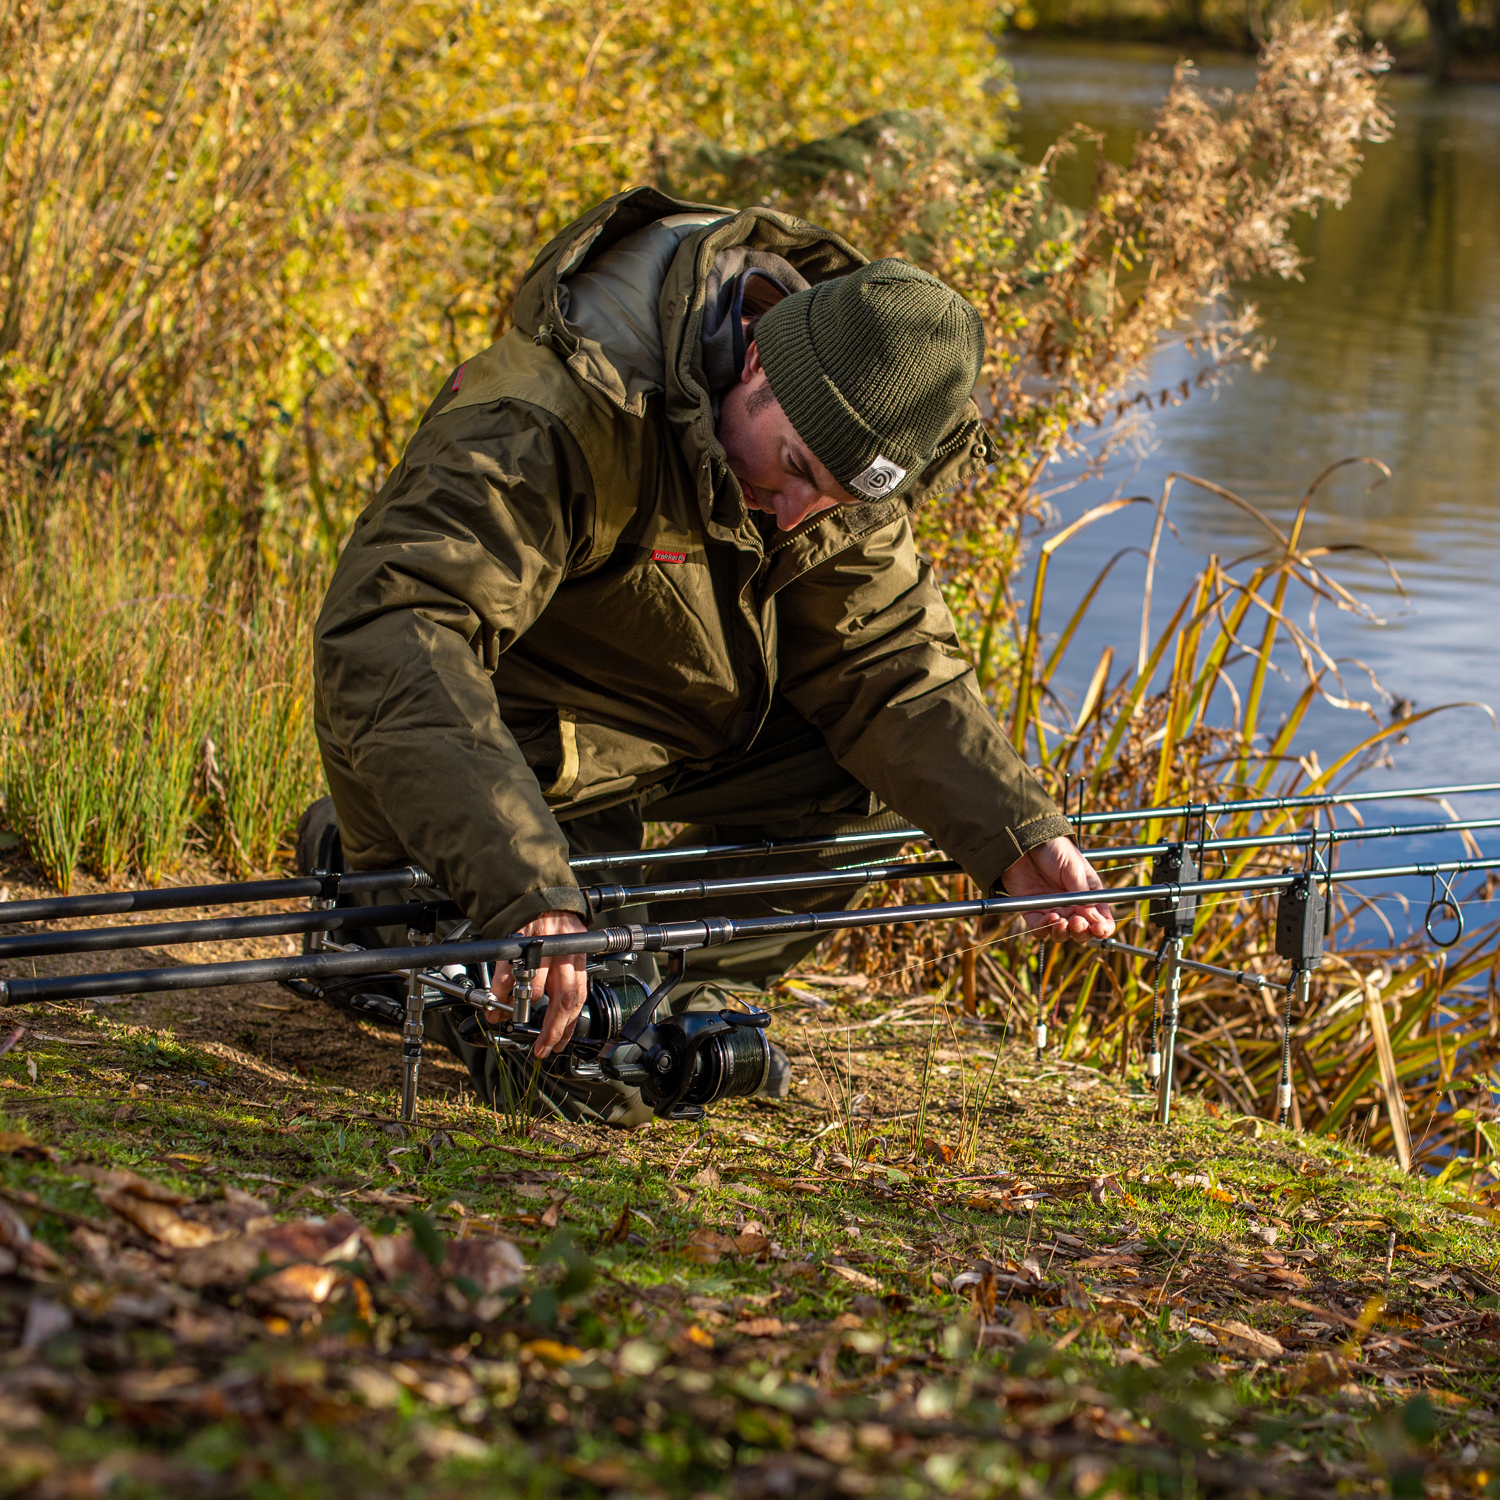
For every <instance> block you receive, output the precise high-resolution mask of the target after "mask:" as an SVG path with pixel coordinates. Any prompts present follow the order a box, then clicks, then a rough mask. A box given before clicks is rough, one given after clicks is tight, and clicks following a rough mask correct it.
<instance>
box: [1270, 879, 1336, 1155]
mask: <svg viewBox="0 0 1500 1500" xmlns="http://www.w3.org/2000/svg"><path fill="white" fill-rule="evenodd" d="M1329 915H1330V908H1329V904H1328V900H1327V898H1326V896H1325V895H1324V893H1323V892H1322V890H1320V889H1319V887H1318V878H1317V875H1316V874H1315V873H1314V872H1313V871H1311V870H1305V871H1303V873H1302V874H1300V875H1298V876H1297V877H1296V878H1295V879H1294V880H1293V881H1292V883H1291V885H1289V886H1288V887H1287V888H1286V889H1285V890H1284V891H1282V892H1281V894H1280V895H1279V896H1278V897H1277V898H1276V954H1277V957H1279V958H1284V959H1286V960H1288V961H1289V962H1290V964H1291V966H1292V974H1291V979H1290V981H1289V982H1288V984H1287V987H1286V1014H1285V1016H1284V1017H1283V1019H1282V1023H1281V1084H1280V1087H1279V1088H1278V1089H1277V1090H1276V1107H1277V1117H1276V1118H1277V1123H1278V1124H1281V1125H1285V1124H1286V1122H1287V1120H1288V1118H1289V1117H1290V1116H1291V1112H1292V1006H1293V1004H1294V1003H1295V1004H1297V1005H1298V1007H1299V1008H1300V1010H1301V1011H1302V1013H1303V1014H1304V1015H1305V1014H1306V1013H1307V997H1308V992H1309V991H1310V989H1311V988H1312V971H1313V970H1314V969H1317V968H1321V967H1322V964H1323V943H1324V941H1325V939H1326V938H1327V936H1328V920H1329Z"/></svg>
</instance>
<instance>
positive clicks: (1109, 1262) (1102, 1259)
mask: <svg viewBox="0 0 1500 1500" xmlns="http://www.w3.org/2000/svg"><path fill="white" fill-rule="evenodd" d="M1140 1263H1141V1258H1140V1256H1139V1255H1136V1254H1135V1253H1134V1252H1132V1251H1128V1250H1127V1251H1123V1252H1119V1251H1116V1252H1110V1253H1106V1254H1104V1255H1088V1256H1085V1257H1084V1258H1083V1259H1082V1260H1075V1261H1074V1262H1073V1264H1074V1266H1075V1267H1077V1269H1078V1270H1080V1271H1114V1270H1118V1269H1119V1267H1121V1266H1138V1265H1140Z"/></svg>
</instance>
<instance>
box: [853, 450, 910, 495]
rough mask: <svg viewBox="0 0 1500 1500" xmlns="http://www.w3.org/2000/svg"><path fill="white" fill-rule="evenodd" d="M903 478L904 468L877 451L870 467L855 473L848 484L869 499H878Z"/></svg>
mask: <svg viewBox="0 0 1500 1500" xmlns="http://www.w3.org/2000/svg"><path fill="white" fill-rule="evenodd" d="M905 478H906V470H905V469H903V468H902V467H901V465H900V464H893V463H892V462H891V461H890V459H888V458H886V457H885V456H884V455H883V454H879V453H877V454H876V455H875V458H874V461H873V462H872V463H871V464H870V467H869V468H868V469H864V470H862V471H861V472H860V473H858V474H856V475H855V476H854V478H853V479H851V480H850V481H849V486H850V488H851V489H855V490H858V491H859V493H860V494H861V495H867V496H869V498H870V499H871V500H878V499H879V498H880V497H881V496H882V495H888V494H890V492H891V491H892V490H893V489H895V488H896V486H897V485H898V484H900V483H901V481H902V480H903V479H905Z"/></svg>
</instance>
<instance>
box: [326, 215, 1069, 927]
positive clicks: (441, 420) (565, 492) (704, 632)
mask: <svg viewBox="0 0 1500 1500" xmlns="http://www.w3.org/2000/svg"><path fill="white" fill-rule="evenodd" d="M627 236H630V240H629V243H628V245H626V246H624V247H621V249H620V251H618V252H617V253H615V254H614V255H613V256H609V257H608V258H605V257H607V256H608V253H609V252H610V251H611V249H612V247H615V246H617V245H619V243H620V241H622V240H624V239H625V238H626V237H627ZM736 245H745V246H750V247H752V248H756V249H763V250H768V251H772V252H774V253H776V254H779V255H780V256H782V257H783V258H785V259H786V260H787V261H789V262H790V263H791V264H792V265H793V266H794V267H795V268H796V269H797V270H798V271H799V272H800V273H801V274H802V275H803V276H804V277H805V278H806V279H807V280H808V281H809V282H818V281H821V280H825V279H827V278H829V277H833V276H837V275H839V274H841V273H843V272H845V271H847V270H849V269H851V268H852V267H854V266H856V265H859V264H861V263H862V261H863V259H864V258H863V257H862V256H861V255H860V254H859V253H858V252H857V251H855V250H854V249H852V248H851V247H850V246H849V245H847V244H846V243H844V241H843V240H841V239H839V238H838V237H837V236H836V235H834V234H831V233H829V232H828V231H826V230H822V229H818V228H816V227H814V226H813V225H810V224H807V223H804V222H803V221H801V220H799V219H795V218H792V217H790V216H788V215H786V214H781V213H776V212H772V211H770V210H767V209H759V208H754V209H747V210H745V211H743V212H740V213H733V214H730V213H726V211H724V210H722V209H715V208H705V207H702V206H699V205H693V204H685V203H681V202H678V201H676V200H674V199H671V198H668V197H666V196H664V195H663V194H661V193H658V192H656V191H655V190H653V189H649V188H645V189H637V190H635V191H633V192H629V193H625V194H622V195H621V196H619V197H617V198H614V199H611V200H610V201H609V202H607V203H603V204H601V205H600V206H599V207H598V208H596V209H595V210H594V211H593V212H592V213H590V214H588V215H586V216H585V217H584V218H582V219H580V220H578V221H577V222H576V223H574V224H572V225H570V226H569V227H568V228H567V229H565V230H564V231H563V232H562V233H561V234H560V235H558V236H557V238H556V239H554V240H553V241H552V243H551V244H549V245H548V246H547V247H546V249H544V250H543V251H542V253H541V254H540V256H539V257H538V258H537V260H536V263H535V264H534V265H533V266H532V267H531V269H530V271H529V272H528V273H527V276H526V279H525V280H524V281H523V283H522V284H521V288H520V291H519V293H518V295H517V298H516V306H515V326H514V327H513V329H512V330H511V331H510V332H509V333H507V334H506V335H505V336H504V337H503V338H501V339H500V340H499V341H498V342H497V343H495V344H493V345H492V346H491V347H490V348H488V349H486V350H485V351H484V352H483V353H482V354H479V355H476V356H475V357H474V358H473V359H470V360H469V361H467V362H466V363H465V364H463V365H461V366H460V367H459V368H458V369H457V370H455V371H454V372H453V373H452V374H451V375H449V376H448V377H447V378H446V380H445V381H444V384H443V389H442V392H441V393H440V394H439V396H438V398H437V399H436V400H435V401H434V402H433V403H432V405H431V407H430V408H429V409H428V411H427V413H426V415H425V416H424V417H423V419H422V422H421V425H420V426H419V427H418V429H417V431H416V433H415V435H414V436H413V437H412V439H411V442H410V444H409V445H408V447H407V449H406V452H405V455H404V456H403V458H402V459H401V462H400V463H399V464H398V465H397V467H396V469H395V471H394V472H393V473H392V474H391V476H390V478H389V480H388V481H387V482H386V484H385V486H384V488H383V489H382V490H381V492H380V494H379V495H378V496H377V497H376V498H375V500H374V501H373V502H372V503H371V504H370V506H369V508H368V509H367V510H366V511H365V512H364V513H363V515H361V516H360V518H359V520H358V522H357V523H356V525H355V528H354V533H353V535H352V537H351V538H350V541H349V544H348V546H347V547H346V548H345V550H344V553H343V555H342V557H341V558H340V560H339V564H338V569H337V572H336V573H335V576H334V579H333V583H332V586H331V587H330V589H329V591H328V597H327V600H326V601H325V603H324V606H323V610H322V613H321V615H320V616H319V619H318V623H317V635H316V643H315V667H316V680H317V704H316V720H317V728H318V734H319V738H320V740H321V742H322V747H323V752H324V757H325V760H326V761H327V762H328V764H329V767H330V778H331V779H333V778H332V770H333V767H334V764H335V763H337V765H338V767H339V770H340V775H339V779H338V781H337V782H336V784H335V786H334V790H335V800H336V801H340V802H341V803H347V802H348V801H349V799H350V797H351V796H356V795H357V796H358V797H359V798H360V799H361V800H362V801H364V802H365V804H366V805H365V808H364V811H363V814H362V815H364V816H366V821H368V819H369V818H376V819H377V820H378V822H379V823H381V824H382V825H383V826H385V827H386V828H388V829H389V830H390V832H391V833H392V834H393V835H394V840H395V841H397V842H398V843H399V846H400V848H401V849H403V850H404V851H405V852H406V855H407V856H408V857H409V858H412V859H415V860H417V861H418V862H420V863H421V864H422V865H423V866H424V867H426V868H427V869H429V870H431V871H432V872H433V873H434V874H435V875H436V877H437V879H438V881H439V883H440V884H441V885H442V886H443V887H445V888H446V889H447V891H448V892H449V893H450V894H451V895H452V897H453V898H454V900H456V901H458V902H459V903H460V905H461V906H462V907H463V908H464V910H465V912H466V913H467V914H468V915H469V916H470V917H471V918H472V919H473V921H474V923H475V925H476V927H478V928H479V929H480V931H481V932H482V933H483V934H484V935H485V936H490V937H493V936H497V935H503V934H505V933H507V932H511V931H514V930H515V929H516V928H517V927H519V926H521V925H522V924H523V923H525V922H528V921H530V920H531V918H533V917H535V916H537V915H538V914H539V913H540V912H542V911H544V910H548V909H555V910H563V911H575V912H578V913H580V914H582V913H584V912H585V911H586V907H585V903H584V901H583V899H582V897H581V895H580V893H579V892H578V889H577V886H576V884H575V882H574V880H573V877H572V875H571V873H570V871H569V867H568V846H567V842H566V840H565V838H564V837H563V834H562V831H561V829H560V827H559V822H560V821H561V820H566V819H568V818H569V817H575V816H578V815H580V814H582V813H586V812H589V811H592V810H594V809H600V808H604V807H608V806H610V805H611V804H614V803H618V802H621V801H624V800H628V799H631V798H634V797H637V796H639V795H640V794H641V793H643V792H645V791H647V790H648V789H649V788H651V787H653V786H655V785H659V784H660V783H662V782H664V781H667V780H669V779H670V778H671V777H672V776H674V775H677V774H679V773H681V772H683V771H692V770H696V769H703V768H706V767H708V766H711V765H718V764H723V763H725V762H726V761H731V760H733V759H734V757H735V756H736V755H737V754H739V753H740V752H741V751H742V750H743V749H744V748H745V747H746V746H747V745H748V744H749V743H750V741H751V740H752V739H753V738H754V736H755V734H756V731H757V729H758V728H759V726H760V725H761V723H762V721H763V719H764V718H765V715H766V713H767V710H768V708H769V707H770V704H771V697H772V692H773V690H776V689H779V690H780V691H781V692H782V693H783V694H784V695H785V697H786V699H787V700H788V701H790V703H791V704H792V705H793V706H794V707H795V708H796V710H797V711H798V712H799V713H800V714H802V715H803V717H804V718H806V719H808V720H809V721H810V722H811V723H812V724H814V725H815V726H816V727H817V728H818V729H819V730H820V731H821V733H822V734H823V736H824V738H825V740H826V741H827V743H828V746H829V749H830V751H831V752H832V754H833V756H834V758H835V759H836V760H837V761H838V763H839V764H840V765H841V766H843V767H844V769H845V770H847V771H848V772H850V773H851V775H853V776H854V777H855V778H856V779H857V780H858V781H860V782H861V783H863V784H864V785H865V786H866V787H868V788H869V789H870V790H871V791H872V792H874V793H875V794H876V795H877V796H878V797H879V798H880V799H881V801H883V802H884V803H886V804H887V805H888V806H890V807H892V808H894V809H895V810H896V811H897V812H898V813H900V814H901V815H902V816H903V817H905V818H909V819H910V820H911V821H912V822H913V823H916V824H918V825H920V826H921V827H922V828H924V829H925V830H927V831H928V832H929V833H930V834H932V835H933V837H934V838H935V839H936V840H937V842H938V843H939V844H940V845H941V846H942V847H943V848H944V849H945V850H947V851H948V853H949V855H950V857H952V858H954V859H956V860H959V861H961V862H962V864H963V866H964V868H965V869H966V870H967V871H968V872H969V873H970V874H971V875H972V877H973V878H974V880H975V881H976V882H978V884H979V885H980V887H981V888H982V889H984V890H991V889H993V888H994V886H995V884H996V882H997V881H998V880H999V877H1000V875H1001V873H1002V872H1003V871H1004V870H1005V869H1006V868H1007V867H1008V866H1009V865H1011V864H1012V863H1013V862H1014V861H1015V860H1016V859H1018V858H1019V857H1020V856H1021V855H1022V854H1023V853H1024V852H1025V851H1027V850H1028V849H1030V848H1032V847H1034V846H1035V845H1037V844H1039V843H1041V842H1043V841H1045V840H1046V839H1049V838H1053V837H1056V836H1058V835H1060V834H1066V833H1067V832H1068V831H1069V828H1068V824H1067V822H1066V820H1064V819H1063V818H1062V817H1061V816H1060V815H1059V813H1058V810H1057V808H1056V807H1055V806H1054V804H1053V803H1052V802H1051V800H1050V799H1049V798H1048V797H1047V796H1046V794H1045V793H1044V792H1043V791H1042V789H1041V787H1040V785H1039V784H1038V783H1037V781H1036V779H1035V778H1034V777H1033V776H1032V774H1031V773H1030V771H1029V770H1028V769H1027V768H1026V766H1025V765H1024V764H1023V763H1022V761H1021V760H1020V758H1019V757H1018V756H1017V755H1016V753H1015V751H1014V750H1013V749H1012V747H1011V745H1010V743H1009V741H1008V740H1007V739H1006V737H1005V736H1004V734H1003V733H1002V732H1001V730H1000V728H999V726H998V725H997V724H996V722H995V720H994V718H993V717H992V716H991V714H990V712H989V711H988V709H987V708H986V706H985V704H984V701H983V699H982V698H981V696H980V693H979V690H978V687H977V685H976V683H975V678H974V672H973V669H972V668H971V666H970V665H969V663H968V661H967V660H966V659H965V657H964V654H963V652H962V650H961V649H960V647H959V644H958V641H957V638H956V636H955V632H954V626H953V620H952V616H951V615H950V613H949V611H948V609H947V606H946V605H945V604H944V602H943V599H942V595H941V593H940V592H939V589H938V586H937V583H936V581H935V580H934V578H933V575H932V571H931V569H930V567H929V566H928V565H927V564H926V563H925V562H924V561H922V560H921V559H920V558H919V557H918V556H917V554H916V551H915V549H914V546H913V541H912V528H911V516H910V512H911V507H912V506H913V505H915V504H919V503H921V502H922V501H923V500H925V499H927V498H928V497H930V496H931V495H934V494H937V493H939V492H940V491H942V490H944V489H947V488H950V487H952V486H953V485H955V484H957V483H959V482H960V481H962V480H963V479H964V478H966V477H968V476H969V475H970V474H972V473H974V472H975V471H976V470H977V468H978V467H979V465H980V464H981V463H982V461H983V457H984V452H983V446H982V439H980V440H979V443H978V444H977V445H976V447H975V448H973V449H970V450H968V451H960V452H958V453H956V454H952V455H950V456H948V457H947V458H946V459H944V460H942V461H941V463H940V464H939V465H935V466H934V468H933V469H932V470H931V471H929V472H928V473H927V474H925V475H924V476H923V477H922V483H921V484H920V485H918V486H917V487H916V489H915V490H914V491H913V492H912V493H911V494H910V495H904V496H900V497H896V498H893V499H888V500H875V501H870V502H869V503H866V504H862V505H858V506H848V507H842V508H838V509H835V510H831V511H825V512H823V513H822V514H820V515H818V516H815V517H812V518H809V520H807V521H806V522H804V523H803V524H802V525H800V526H798V527H797V528H796V529H795V530H793V531H790V532H779V531H774V532H769V533H767V532H763V530H762V527H761V526H760V525H758V524H757V523H756V521H755V520H754V519H752V516H751V514H750V513H749V512H748V511H747V509H746V507H745V504H744V499H743V495H742V492H741V489H740V486H739V483H738V482H737V481H736V480H735V479H734V477H733V476H732V475H731V474H730V472H729V469H728V467H727V466H726V463H725V458H724V453H723V450H722V449H721V448H720V446H719V444H718V441H717V440H716V438H715V436H714V418H713V411H712V406H711V401H710V397H709V394H708V392H707V391H706V390H705V389H704V379H703V373H702V355H701V327H702V321H703V309H704V300H705V284H706V280H707V276H708V271H709V268H710V267H711V266H712V264H713V261H714V257H715V256H716V255H718V254H719V252H720V251H721V250H723V249H725V248H726V247H731V246H736ZM593 267H600V268H601V273H600V274H599V275H595V276H593V277H591V278H584V277H581V276H580V275H579V273H581V272H584V271H586V270H589V269H590V268H593ZM605 272H607V273H608V274H604V273H605ZM573 277H578V280H576V281H573V282H571V283H570V281H569V278H573ZM585 286H588V288H589V295H588V296H587V297H585V296H583V295H582V291H583V288H584V287H585ZM340 812H341V816H343V815H344V812H345V808H344V807H343V806H342V805H341V808H340Z"/></svg>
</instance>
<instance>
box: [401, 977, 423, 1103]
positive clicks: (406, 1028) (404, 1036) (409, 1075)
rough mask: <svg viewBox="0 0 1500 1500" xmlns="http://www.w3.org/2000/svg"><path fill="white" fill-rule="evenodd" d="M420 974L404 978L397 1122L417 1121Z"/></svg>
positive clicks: (420, 1041) (420, 1064)
mask: <svg viewBox="0 0 1500 1500" xmlns="http://www.w3.org/2000/svg"><path fill="white" fill-rule="evenodd" d="M422 1005H423V1000H422V971H421V970H420V969H411V970H409V971H408V972H407V976H406V1022H405V1024H404V1025H403V1026H402V1028H401V1118H402V1119H403V1120H405V1121H406V1122H407V1123H408V1124H411V1123H412V1122H414V1121H415V1120H416V1118H417V1077H418V1074H419V1073H420V1072H421V1068H422Z"/></svg>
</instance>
